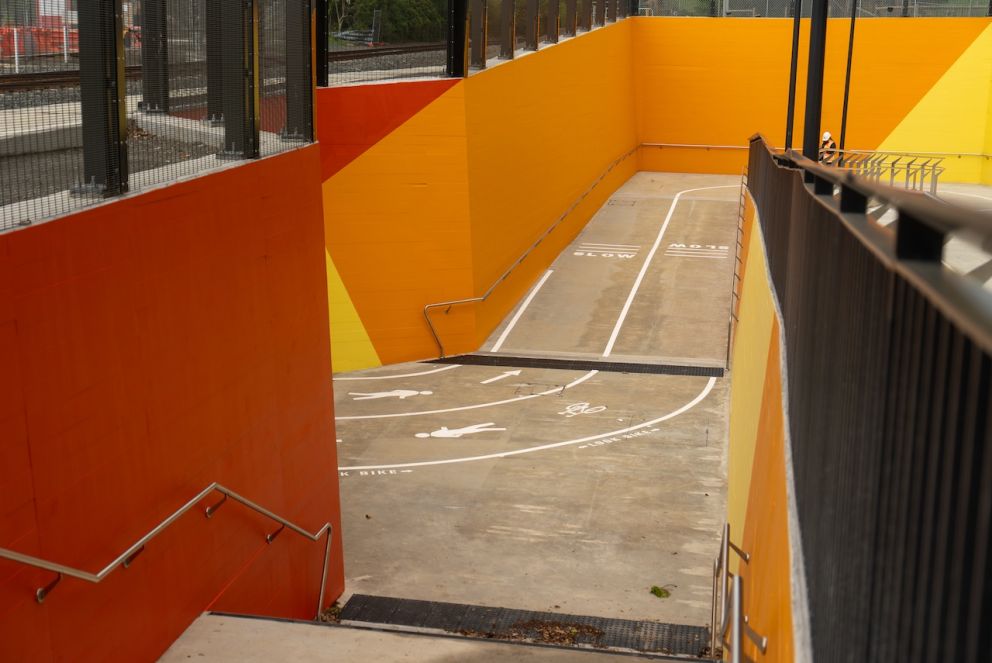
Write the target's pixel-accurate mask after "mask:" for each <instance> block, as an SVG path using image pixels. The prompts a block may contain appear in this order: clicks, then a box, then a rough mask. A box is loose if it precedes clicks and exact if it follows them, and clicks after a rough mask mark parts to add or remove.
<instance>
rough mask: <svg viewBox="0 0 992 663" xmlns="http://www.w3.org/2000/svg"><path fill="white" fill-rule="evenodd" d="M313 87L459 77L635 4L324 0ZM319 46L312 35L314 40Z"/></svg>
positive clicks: (632, 9) (602, 0)
mask: <svg viewBox="0 0 992 663" xmlns="http://www.w3.org/2000/svg"><path fill="white" fill-rule="evenodd" d="M326 7H327V10H326V12H327V13H326V19H324V18H323V16H321V20H320V21H318V32H321V31H322V32H323V34H326V43H327V45H326V57H324V56H322V54H321V52H320V51H318V54H317V59H318V61H321V62H324V61H326V62H327V74H326V76H324V75H318V84H320V85H323V84H324V81H326V84H327V85H348V84H356V83H368V82H373V81H381V80H396V79H403V78H432V77H433V78H437V77H452V76H453V77H460V76H465V75H467V74H468V72H469V69H470V68H471V69H483V68H485V67H486V66H487V65H491V64H493V63H494V62H496V61H497V60H499V59H502V60H508V59H512V58H513V57H514V56H515V55H517V54H519V53H521V52H523V51H535V50H538V49H540V48H544V47H545V46H548V45H551V44H555V43H557V42H558V41H559V40H560V39H562V38H564V37H571V36H575V35H576V34H578V33H580V32H588V31H589V30H593V29H595V28H597V27H602V26H604V25H606V24H607V23H613V22H616V21H617V20H620V19H622V18H626V17H627V16H631V15H632V14H636V10H637V1H636V0H387V1H385V2H381V1H380V2H375V3H363V2H362V1H361V0H355V2H345V1H344V0H331V1H330V2H328V3H327V5H326ZM322 41H325V39H324V38H323V37H318V42H319V43H320V42H322Z"/></svg>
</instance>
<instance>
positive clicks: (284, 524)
mask: <svg viewBox="0 0 992 663" xmlns="http://www.w3.org/2000/svg"><path fill="white" fill-rule="evenodd" d="M213 492H218V493H220V494H222V495H223V496H224V497H223V498H222V499H221V500H220V502H218V503H216V504H213V505H211V506H209V507H207V508H206V509H205V510H204V515H205V516H206V517H207V518H210V517H211V516H213V514H214V513H216V511H217V509H218V508H220V506H221V505H222V504H223V503H224V502H225V501H227V498H228V497H230V498H231V499H232V500H234V501H235V502H239V503H241V504H243V505H244V506H246V507H248V508H249V509H251V510H253V511H256V512H258V513H260V514H262V515H263V516H265V517H267V518H269V519H271V520H274V521H275V522H277V523H279V525H280V527H279V529H277V530H276V531H275V532H273V533H270V534H267V535H266V536H265V541H266V543H272V542H273V541H274V540H275V538H276V537H277V536H278V535H279V533H280V532H281V531H282V530H283V529H284V528H289V529H290V530H292V531H294V532H296V533H297V534H299V535H300V536H302V537H305V538H307V539H310V540H311V541H317V540H319V539H320V537H322V536H324V535H325V534H326V535H327V541H326V543H325V544H324V566H323V571H322V573H321V578H320V595H319V598H318V599H317V615H318V616H319V614H320V610H321V608H322V607H323V604H324V585H325V584H326V583H327V564H328V558H329V557H330V551H331V537H332V535H333V533H334V526H333V525H331V523H324V525H323V527H321V528H320V529H319V530H317V532H316V533H315V534H311V533H310V532H308V531H306V530H305V529H303V528H302V527H300V526H298V525H296V524H294V523H292V522H290V521H288V520H286V519H285V518H283V517H282V516H278V515H276V514H275V513H273V512H272V511H269V510H268V509H266V508H265V507H263V506H261V505H259V504H256V503H255V502H252V501H251V500H249V499H248V498H246V497H243V496H242V495H239V494H238V493H236V492H234V491H233V490H231V489H230V488H227V487H225V486H222V485H221V484H219V483H217V482H214V483H211V484H210V485H209V486H207V487H206V488H204V489H203V490H201V491H200V492H199V493H197V494H196V496H194V497H193V498H192V499H190V500H189V501H188V502H186V504H184V505H183V506H181V507H179V509H177V510H176V511H174V512H173V513H172V514H171V515H169V516H168V517H167V518H166V519H165V520H163V521H162V522H160V523H159V524H158V525H156V526H155V527H154V528H152V529H151V531H149V532H148V533H147V534H145V535H144V536H143V537H141V538H140V539H138V540H137V541H135V542H134V543H133V544H132V545H131V546H129V547H128V548H127V550H125V551H124V552H122V553H121V554H120V555H118V556H117V557H115V558H114V560H113V561H111V562H110V563H109V564H107V565H106V566H105V567H103V568H102V569H101V570H99V571H97V572H96V573H91V572H89V571H82V570H80V569H76V568H73V567H71V566H66V565H64V564H58V563H56V562H51V561H48V560H45V559H41V558H40V557H33V556H31V555H25V554H24V553H19V552H17V551H14V550H9V549H7V548H0V558H4V559H9V560H11V561H14V562H19V563H21V564H27V565H29V566H34V567H37V568H39V569H45V570H46V571H52V572H54V573H57V574H58V576H57V577H56V578H55V580H53V581H52V582H51V583H49V584H48V585H46V586H45V587H41V588H39V589H37V590H36V591H35V599H36V600H37V601H38V603H41V602H43V601H44V600H45V597H46V596H48V594H49V593H50V592H51V591H52V590H53V589H54V588H55V585H57V584H58V583H59V581H60V580H61V579H62V576H69V577H71V578H77V579H79V580H85V581H87V582H91V583H94V584H96V583H99V582H100V581H102V580H103V579H104V578H106V577H107V576H108V575H110V574H111V573H113V572H114V571H115V570H117V569H118V568H127V567H129V566H130V565H131V563H132V562H133V561H134V559H135V558H136V557H137V556H138V555H139V554H141V551H142V550H144V548H145V544H147V543H148V542H149V541H151V540H152V539H154V538H155V537H156V536H158V535H159V534H161V533H162V532H163V531H165V529H166V528H167V527H169V525H171V524H172V523H174V522H176V520H178V519H179V518H180V517H181V516H182V515H183V514H185V513H186V512H187V511H189V510H190V509H192V508H193V507H194V506H196V504H197V503H198V502H200V501H202V500H203V499H204V498H206V497H207V496H208V495H210V494H211V493H213Z"/></svg>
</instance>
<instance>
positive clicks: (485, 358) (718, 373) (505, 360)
mask: <svg viewBox="0 0 992 663" xmlns="http://www.w3.org/2000/svg"><path fill="white" fill-rule="evenodd" d="M427 363H429V364H461V365H463V366H509V367H511V368H554V369H558V370H562V371H603V372H606V373H650V374H656V375H691V376H698V377H704V378H722V377H723V375H724V369H722V368H720V367H718V366H679V365H678V364H635V363H630V362H618V361H593V360H588V359H550V358H547V357H511V356H509V355H457V356H455V357H442V358H441V359H432V360H431V361H429V362H427Z"/></svg>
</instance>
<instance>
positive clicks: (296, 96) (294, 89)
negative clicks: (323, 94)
mask: <svg viewBox="0 0 992 663" xmlns="http://www.w3.org/2000/svg"><path fill="white" fill-rule="evenodd" d="M208 1H209V0H208ZM318 1H319V0H318ZM314 22H315V21H314V15H313V9H312V4H311V0H286V126H285V127H283V130H282V132H281V136H282V138H283V139H284V140H306V141H312V140H313V69H312V68H311V64H312V62H313V60H312V58H313V50H312V48H311V44H312V39H313V37H312V31H313V26H314Z"/></svg>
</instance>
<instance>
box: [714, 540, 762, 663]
mask: <svg viewBox="0 0 992 663" xmlns="http://www.w3.org/2000/svg"><path fill="white" fill-rule="evenodd" d="M731 551H733V552H734V553H736V554H737V555H738V556H739V557H740V558H741V560H742V561H743V562H744V563H745V564H748V563H750V561H751V555H750V554H749V553H747V552H745V551H744V550H742V549H741V548H740V547H738V546H737V545H736V544H734V542H733V541H731V540H730V523H725V524H724V526H723V534H722V536H721V537H720V552H719V554H718V555H717V557H716V558H715V559H714V560H713V599H712V601H711V603H710V656H711V657H715V656H716V651H717V643H720V644H722V645H723V646H724V647H726V648H727V649H729V650H730V654H731V661H733V662H735V663H737V662H739V661H741V660H742V658H741V657H742V656H743V654H742V652H741V647H740V642H741V635H742V634H743V635H746V636H747V637H748V638H749V639H750V640H751V641H752V642H753V643H754V644H755V645H756V646H757V647H758V650H759V651H760V652H761V653H765V651H767V649H768V638H767V637H765V636H762V635H760V634H759V633H757V632H756V631H755V630H754V629H753V628H751V625H750V621H749V620H748V617H747V615H744V614H743V612H742V609H741V602H742V600H743V599H742V595H741V591H742V589H741V587H742V583H743V580H742V579H741V577H740V575H739V574H733V573H731V572H730V568H729V560H730V552H731ZM728 581H729V583H730V590H729V591H728V588H727V584H728ZM731 626H733V627H734V628H733V631H732V632H731V641H730V642H727V641H726V636H727V632H728V631H729V630H730V627H731ZM745 658H746V657H745Z"/></svg>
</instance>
